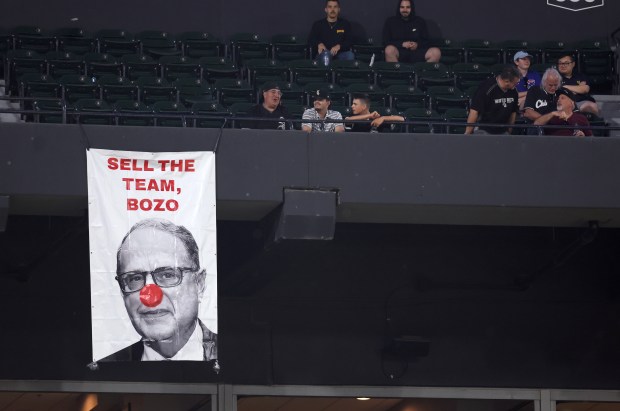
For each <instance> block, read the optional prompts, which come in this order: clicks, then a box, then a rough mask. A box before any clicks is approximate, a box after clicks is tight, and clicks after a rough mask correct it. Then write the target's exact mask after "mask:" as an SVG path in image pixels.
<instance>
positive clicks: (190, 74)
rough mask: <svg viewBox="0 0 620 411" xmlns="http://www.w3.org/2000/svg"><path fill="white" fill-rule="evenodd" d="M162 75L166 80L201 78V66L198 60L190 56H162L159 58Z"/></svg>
mask: <svg viewBox="0 0 620 411" xmlns="http://www.w3.org/2000/svg"><path fill="white" fill-rule="evenodd" d="M159 64H160V65H161V71H162V75H163V77H164V78H165V79H166V80H168V81H175V80H177V79H179V78H184V77H185V78H194V79H197V80H198V79H201V78H202V66H201V65H200V63H199V61H198V60H196V59H193V58H191V57H183V56H162V57H161V58H160V59H159Z"/></svg>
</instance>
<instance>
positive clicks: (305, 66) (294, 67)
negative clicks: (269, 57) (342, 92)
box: [288, 59, 332, 86]
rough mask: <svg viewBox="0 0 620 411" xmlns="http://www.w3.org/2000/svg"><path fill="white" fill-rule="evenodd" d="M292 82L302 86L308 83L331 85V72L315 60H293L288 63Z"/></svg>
mask: <svg viewBox="0 0 620 411" xmlns="http://www.w3.org/2000/svg"><path fill="white" fill-rule="evenodd" d="M288 67H289V70H290V71H291V81H292V82H293V83H297V84H299V85H301V86H303V85H305V84H308V83H317V82H318V83H323V82H325V83H331V82H332V77H331V71H330V70H329V68H328V67H325V66H324V65H322V64H319V63H318V62H316V61H314V60H306V59H303V60H291V61H289V62H288Z"/></svg>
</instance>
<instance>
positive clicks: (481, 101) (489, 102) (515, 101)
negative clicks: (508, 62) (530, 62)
mask: <svg viewBox="0 0 620 411" xmlns="http://www.w3.org/2000/svg"><path fill="white" fill-rule="evenodd" d="M520 78H521V75H520V73H519V71H518V70H517V68H516V67H515V66H505V67H504V69H503V70H502V72H501V73H500V74H499V75H498V76H496V77H492V78H490V79H487V80H485V81H483V82H482V83H480V86H479V87H478V91H476V94H475V95H474V98H473V99H472V102H471V107H470V109H469V116H467V122H468V123H476V122H480V123H489V124H510V125H512V124H514V123H515V120H516V118H517V113H518V112H519V95H518V94H517V90H516V89H515V86H516V84H517V82H518V81H519V79H520ZM511 131H512V130H511V129H510V128H506V127H494V126H480V127H478V128H477V129H476V130H475V131H474V126H467V127H466V128H465V134H472V133H474V132H475V133H476V134H510V133H511Z"/></svg>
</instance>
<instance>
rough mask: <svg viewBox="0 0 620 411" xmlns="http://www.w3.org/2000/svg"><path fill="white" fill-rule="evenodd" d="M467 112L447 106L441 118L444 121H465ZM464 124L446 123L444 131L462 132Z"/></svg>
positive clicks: (451, 132) (449, 132) (463, 131)
mask: <svg viewBox="0 0 620 411" xmlns="http://www.w3.org/2000/svg"><path fill="white" fill-rule="evenodd" d="M468 114H469V112H468V111H467V110H463V109H461V108H449V109H447V110H446V112H445V113H444V114H443V119H444V121H445V122H446V123H467V116H468ZM465 128H466V126H464V125H447V124H446V130H445V132H446V133H448V134H463V133H465Z"/></svg>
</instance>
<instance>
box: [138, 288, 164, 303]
mask: <svg viewBox="0 0 620 411" xmlns="http://www.w3.org/2000/svg"><path fill="white" fill-rule="evenodd" d="M163 296H164V293H163V292H162V291H161V288H159V286H158V285H157V284H147V285H145V286H144V288H142V290H140V301H141V302H142V304H144V305H146V306H147V307H157V306H158V305H159V303H161V299H162V298H163Z"/></svg>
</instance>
